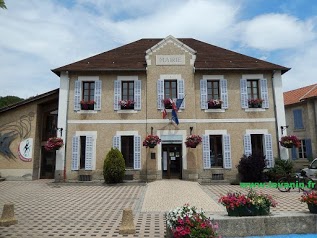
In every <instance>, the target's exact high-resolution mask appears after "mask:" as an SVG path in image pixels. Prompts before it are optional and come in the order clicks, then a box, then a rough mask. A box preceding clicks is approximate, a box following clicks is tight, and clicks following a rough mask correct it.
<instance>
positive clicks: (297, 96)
mask: <svg viewBox="0 0 317 238" xmlns="http://www.w3.org/2000/svg"><path fill="white" fill-rule="evenodd" d="M312 97H317V84H313V85H309V86H306V87H303V88H298V89H294V90H291V91H287V92H284V105H285V106H287V105H292V104H295V103H299V102H301V101H302V100H305V99H308V98H312Z"/></svg>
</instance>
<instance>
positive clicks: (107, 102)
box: [53, 36, 289, 182]
mask: <svg viewBox="0 0 317 238" xmlns="http://www.w3.org/2000/svg"><path fill="white" fill-rule="evenodd" d="M288 70H289V69H288V68H286V67H283V66H279V65H276V64H272V63H269V62H265V61H262V60H259V59H255V58H252V57H248V56H245V55H241V54H238V53H235V52H232V51H229V50H226V49H222V48H219V47H216V46H213V45H210V44H207V43H204V42H201V41H198V40H195V39H189V38H188V39H187V38H186V39H176V38H174V37H173V36H168V37H166V38H165V39H141V40H139V41H135V42H132V43H130V44H127V45H124V46H122V47H119V48H116V49H113V50H110V51H108V52H105V53H102V54H99V55H96V56H93V57H90V58H87V59H84V60H81V61H78V62H75V63H72V64H69V65H66V66H62V67H60V68H57V69H54V70H53V72H54V73H55V74H57V75H58V76H59V77H60V96H59V109H58V128H63V135H62V137H63V139H64V141H65V146H64V147H62V148H61V149H60V150H58V151H57V152H56V158H57V159H56V171H55V179H56V180H59V179H60V180H62V179H65V180H78V179H80V178H83V176H88V177H89V179H92V180H95V179H102V178H103V176H102V169H103V162H104V159H105V157H106V154H107V153H108V151H109V150H110V148H111V147H115V148H118V149H119V150H120V151H121V152H122V154H123V156H124V159H125V163H126V175H127V177H129V178H130V179H134V180H145V181H151V180H156V179H164V178H180V179H186V180H195V181H197V180H198V181H206V182H210V181H211V180H219V179H220V180H230V179H234V178H235V176H236V174H237V169H236V166H237V164H238V162H239V160H240V158H241V157H242V156H243V154H261V155H265V156H266V159H267V160H268V166H269V167H270V166H273V165H274V157H284V158H286V157H287V156H288V154H287V153H288V151H287V150H285V149H283V148H281V147H280V146H279V144H278V141H279V138H280V136H281V131H280V129H279V128H280V126H284V125H285V112H284V105H283V92H282V74H283V73H285V72H287V71H288ZM165 99H171V100H173V101H174V102H175V101H176V100H177V99H183V101H182V104H181V105H180V107H179V110H178V112H177V117H178V121H179V124H177V123H175V120H174V119H175V118H172V109H169V108H168V107H167V108H166V107H165V105H164V100H165ZM129 100H130V101H129ZM212 100H214V101H212ZM208 101H209V102H210V103H208ZM219 101H220V102H219ZM131 102H132V103H131ZM213 102H214V103H215V104H217V105H214V107H213V106H212V105H213V104H212V103H213ZM219 103H220V104H219ZM165 111H166V113H167V116H166V118H165V119H163V117H162V113H165ZM174 116H175V115H174ZM149 134H153V135H157V136H159V137H160V139H161V143H160V144H159V145H157V146H155V147H154V148H146V147H144V146H142V142H143V140H144V139H145V137H146V136H147V135H149ZM190 134H192V135H200V136H201V137H202V143H201V144H200V145H198V146H197V147H196V148H187V147H186V146H185V144H184V142H185V140H186V137H187V136H189V135H190Z"/></svg>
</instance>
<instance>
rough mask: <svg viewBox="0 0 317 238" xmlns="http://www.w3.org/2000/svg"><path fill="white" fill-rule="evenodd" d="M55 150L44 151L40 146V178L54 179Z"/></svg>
mask: <svg viewBox="0 0 317 238" xmlns="http://www.w3.org/2000/svg"><path fill="white" fill-rule="evenodd" d="M55 163H56V151H55V150H54V151H46V150H45V149H44V147H42V161H41V175H40V178H41V179H54V173H55Z"/></svg>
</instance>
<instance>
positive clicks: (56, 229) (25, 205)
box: [0, 180, 308, 238]
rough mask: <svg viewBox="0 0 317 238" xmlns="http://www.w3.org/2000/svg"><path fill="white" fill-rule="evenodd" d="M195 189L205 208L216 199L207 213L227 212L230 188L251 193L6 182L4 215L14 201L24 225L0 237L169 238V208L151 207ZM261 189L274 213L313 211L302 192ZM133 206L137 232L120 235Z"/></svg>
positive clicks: (187, 186) (223, 188)
mask: <svg viewBox="0 0 317 238" xmlns="http://www.w3.org/2000/svg"><path fill="white" fill-rule="evenodd" d="M175 183H176V185H177V187H178V189H179V190H177V191H176V190H173V189H172V190H171V192H172V191H174V195H173V196H170V197H169V196H166V194H165V195H164V197H163V198H162V197H160V196H157V195H155V193H156V194H160V193H161V194H163V193H166V191H162V189H163V187H167V186H175ZM87 184H89V186H86V185H87ZM173 184H174V185H173ZM192 186H193V188H191V187H192ZM154 188H157V190H155V189H154ZM165 189H166V188H165ZM191 189H194V192H193V193H192V194H193V198H196V199H197V200H196V201H197V202H196V201H195V199H192V200H191V201H190V202H191V203H190V205H195V206H197V207H198V208H200V207H199V205H200V203H199V200H200V199H199V198H200V197H201V196H203V197H204V199H205V198H206V194H207V196H209V197H210V198H211V199H210V203H207V204H206V205H207V209H206V211H207V212H208V213H209V214H216V215H221V214H223V215H225V214H226V212H225V209H224V208H223V207H222V206H221V205H219V204H217V201H218V199H219V195H221V194H225V193H227V192H228V191H244V192H245V191H246V189H242V188H240V187H239V186H232V185H203V186H202V185H199V184H197V183H193V182H185V181H180V180H161V181H155V182H152V183H149V184H146V185H145V184H134V185H132V184H131V185H130V184H124V185H119V186H106V185H103V184H102V183H86V184H82V183H74V184H69V183H67V184H54V183H52V180H37V181H4V182H1V183H0V214H2V209H3V205H4V204H6V203H9V202H12V203H14V206H15V217H16V218H17V220H18V224H16V225H13V226H10V227H0V237H1V238H2V237H164V232H165V219H164V211H165V209H166V207H160V206H157V208H154V209H153V208H151V209H149V210H147V208H146V207H147V206H148V205H149V204H153V203H157V204H165V203H166V204H171V205H172V206H174V205H175V203H174V202H175V201H177V200H180V201H179V202H183V201H181V199H180V198H181V197H183V196H184V194H187V195H188V193H190V191H193V190H191ZM257 190H259V191H264V192H265V193H269V194H272V195H273V196H274V197H275V198H276V199H277V200H278V203H279V206H278V207H277V208H274V209H272V212H273V213H282V212H287V211H307V210H308V209H307V207H306V204H301V203H300V202H299V198H300V195H301V193H299V192H298V191H297V190H295V189H294V190H293V191H291V192H289V193H281V192H279V191H278V190H277V189H269V188H267V189H257ZM157 191H160V192H159V193H157ZM187 195H186V196H187ZM153 196H155V197H154V198H155V199H153ZM162 199H164V200H165V201H162ZM146 204H148V205H146ZM208 204H210V205H209V206H208ZM181 205H182V204H181ZM151 206H152V205H151ZM127 207H131V208H132V209H133V211H134V223H135V225H136V234H135V235H125V236H124V235H120V234H119V226H120V222H121V216H122V210H123V209H124V208H127ZM154 207H155V206H154ZM208 213H207V214H208Z"/></svg>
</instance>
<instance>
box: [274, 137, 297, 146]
mask: <svg viewBox="0 0 317 238" xmlns="http://www.w3.org/2000/svg"><path fill="white" fill-rule="evenodd" d="M279 142H280V145H281V146H283V147H285V148H293V146H295V147H296V148H299V147H300V141H299V139H298V138H297V136H295V135H291V136H282V137H281V140H280V141H279Z"/></svg>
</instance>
